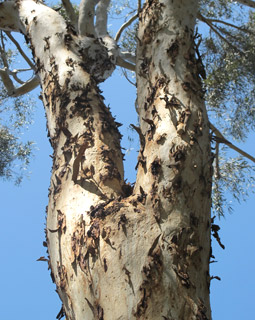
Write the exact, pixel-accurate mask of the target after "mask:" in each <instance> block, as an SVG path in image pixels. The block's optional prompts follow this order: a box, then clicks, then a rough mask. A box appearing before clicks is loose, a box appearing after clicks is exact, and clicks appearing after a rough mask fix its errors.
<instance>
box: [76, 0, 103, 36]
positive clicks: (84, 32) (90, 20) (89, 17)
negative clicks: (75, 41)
mask: <svg viewBox="0 0 255 320" xmlns="http://www.w3.org/2000/svg"><path fill="white" fill-rule="evenodd" d="M97 3H98V0H81V3H80V7H79V19H78V31H79V34H80V36H88V37H91V36H95V35H96V31H95V26H94V17H95V6H96V4H97Z"/></svg>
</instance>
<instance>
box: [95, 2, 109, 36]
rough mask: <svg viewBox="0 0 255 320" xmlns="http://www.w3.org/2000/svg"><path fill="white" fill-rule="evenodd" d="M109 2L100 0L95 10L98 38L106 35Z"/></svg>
mask: <svg viewBox="0 0 255 320" xmlns="http://www.w3.org/2000/svg"><path fill="white" fill-rule="evenodd" d="M109 5H110V0H100V1H99V3H98V5H97V8H96V32H97V35H98V36H102V35H106V34H107V18H108V7H109Z"/></svg>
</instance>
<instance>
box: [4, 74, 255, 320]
mask: <svg viewBox="0 0 255 320" xmlns="http://www.w3.org/2000/svg"><path fill="white" fill-rule="evenodd" d="M103 88H104V90H105V97H106V103H107V104H110V106H111V109H112V112H113V114H114V115H117V121H119V122H122V123H124V125H123V127H122V128H123V129H122V131H123V133H125V134H126V135H127V134H128V133H131V135H134V133H132V132H130V131H128V130H127V127H128V125H129V124H130V123H135V122H136V116H135V115H134V112H132V110H134V100H135V95H134V92H135V88H133V87H132V86H131V85H130V84H129V83H128V82H127V81H126V80H125V79H124V78H123V77H122V78H121V76H120V73H119V72H118V71H116V72H115V76H113V77H112V78H111V79H109V80H108V81H107V83H106V84H105V85H104V86H103ZM46 135H47V134H46V124H45V117H44V112H43V108H42V105H41V104H39V105H38V108H37V111H36V114H35V123H34V125H33V126H32V127H31V130H29V132H27V134H26V136H27V137H29V138H30V139H33V140H35V141H36V142H37V147H38V148H39V150H38V151H36V152H35V157H34V159H33V160H32V165H31V171H32V174H31V177H30V179H29V180H24V182H23V183H22V185H21V186H20V187H15V186H14V185H13V184H12V183H6V182H5V183H2V182H1V183H0V194H1V207H0V208H1V209H0V210H1V232H0V246H1V248H0V249H1V250H0V252H1V264H0V274H1V291H0V319H4V320H15V319H22V320H23V319H24V320H34V319H36V320H46V319H47V320H51V319H52V320H53V319H55V317H56V315H57V313H58V311H59V310H60V307H61V304H60V301H59V299H58V296H57V294H56V293H55V286H54V285H53V284H52V283H51V279H50V275H49V271H48V270H47V263H46V262H37V261H36V259H38V258H39V257H40V256H44V255H45V248H44V247H43V246H42V242H43V241H44V223H45V207H46V205H47V193H48V186H49V180H50V167H51V158H50V157H49V154H51V149H50V146H49V143H48V140H47V138H46ZM123 146H124V147H126V148H129V147H130V146H131V147H132V148H134V150H131V151H130V153H129V154H127V155H126V159H127V161H126V162H127V163H128V165H127V167H126V172H127V176H128V177H129V178H130V179H131V181H133V180H134V177H135V173H134V169H133V167H134V165H135V162H136V157H137V153H136V150H137V143H136V142H134V143H133V144H131V145H130V144H129V142H128V140H127V139H124V140H123ZM243 148H244V149H245V150H246V151H248V152H250V153H253V154H254V136H253V137H252V138H251V139H250V140H249V142H248V143H247V144H246V145H244V146H243ZM132 161H133V162H134V164H133V167H131V162H132ZM254 208H255V199H254V196H252V197H251V198H250V199H249V201H248V202H247V203H242V204H241V205H235V206H234V209H235V210H234V214H232V215H227V216H226V219H222V220H221V221H220V226H221V231H220V236H221V240H222V242H223V243H224V245H225V246H226V249H225V250H224V251H223V250H222V249H221V248H220V247H219V246H218V245H217V244H215V242H214V241H213V252H214V255H215V256H216V260H218V263H216V264H213V265H212V272H211V273H212V275H215V276H219V277H221V279H222V280H221V281H218V280H213V281H212V286H211V301H212V309H213V319H214V320H222V319H224V320H228V319H231V320H240V319H254V309H253V303H254V298H255V278H254V276H253V272H254V265H255V252H254V247H255V240H254V225H255V214H254V213H255V212H254ZM113 320H114V319H113Z"/></svg>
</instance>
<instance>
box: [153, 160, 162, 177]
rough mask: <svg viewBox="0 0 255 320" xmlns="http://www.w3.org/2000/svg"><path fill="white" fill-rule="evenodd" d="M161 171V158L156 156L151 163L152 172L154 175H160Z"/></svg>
mask: <svg viewBox="0 0 255 320" xmlns="http://www.w3.org/2000/svg"><path fill="white" fill-rule="evenodd" d="M160 172H161V164H160V160H159V159H158V158H156V159H155V160H154V161H153V162H152V164H151V173H152V174H153V175H154V176H158V175H159V174H160Z"/></svg>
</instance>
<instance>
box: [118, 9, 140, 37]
mask: <svg viewBox="0 0 255 320" xmlns="http://www.w3.org/2000/svg"><path fill="white" fill-rule="evenodd" d="M137 18H138V13H136V14H135V15H134V16H133V17H131V18H130V19H129V20H128V21H127V22H125V23H124V24H123V25H122V26H121V27H120V29H119V31H118V32H117V33H116V36H115V39H114V40H115V41H116V42H118V41H119V39H120V37H121V34H122V32H123V31H124V30H125V29H126V28H127V27H129V26H130V25H131V23H133V22H134V21H135V20H136V19H137Z"/></svg>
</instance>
